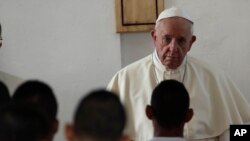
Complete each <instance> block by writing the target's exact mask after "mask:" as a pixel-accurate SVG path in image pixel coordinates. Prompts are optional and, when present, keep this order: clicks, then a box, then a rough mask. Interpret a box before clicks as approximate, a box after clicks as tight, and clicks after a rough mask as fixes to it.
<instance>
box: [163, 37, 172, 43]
mask: <svg viewBox="0 0 250 141" xmlns="http://www.w3.org/2000/svg"><path fill="white" fill-rule="evenodd" d="M162 41H163V44H169V43H170V42H171V38H169V37H165V38H163V39H162Z"/></svg>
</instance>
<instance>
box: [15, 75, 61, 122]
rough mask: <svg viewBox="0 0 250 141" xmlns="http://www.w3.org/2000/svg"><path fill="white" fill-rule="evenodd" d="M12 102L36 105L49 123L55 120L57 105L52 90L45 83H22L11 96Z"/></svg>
mask: <svg viewBox="0 0 250 141" xmlns="http://www.w3.org/2000/svg"><path fill="white" fill-rule="evenodd" d="M12 99H13V101H14V102H15V101H18V102H27V103H30V104H33V105H38V106H40V107H41V108H42V109H44V111H45V112H46V113H47V114H48V117H49V119H50V121H51V122H53V121H54V120H56V115H57V111H58V103H57V99H56V96H55V94H54V92H53V90H52V88H51V87H50V86H49V85H48V84H46V83H45V82H41V81H38V80H28V81H26V82H24V83H22V84H21V85H20V86H19V87H18V88H17V89H16V91H15V92H14V94H13V98H12Z"/></svg>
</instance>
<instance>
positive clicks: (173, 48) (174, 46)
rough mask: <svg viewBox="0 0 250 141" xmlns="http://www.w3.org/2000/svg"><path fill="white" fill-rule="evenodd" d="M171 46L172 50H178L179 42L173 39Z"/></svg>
mask: <svg viewBox="0 0 250 141" xmlns="http://www.w3.org/2000/svg"><path fill="white" fill-rule="evenodd" d="M169 46H170V50H171V51H177V48H178V44H177V42H176V41H175V40H172V41H171V43H170V45H169Z"/></svg>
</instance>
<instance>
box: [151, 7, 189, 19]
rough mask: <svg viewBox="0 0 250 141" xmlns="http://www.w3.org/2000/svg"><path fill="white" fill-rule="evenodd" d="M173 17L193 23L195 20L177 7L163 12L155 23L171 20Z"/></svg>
mask: <svg viewBox="0 0 250 141" xmlns="http://www.w3.org/2000/svg"><path fill="white" fill-rule="evenodd" d="M171 17H181V18H184V19H187V20H189V21H190V22H192V23H193V20H192V19H191V17H190V16H189V15H188V14H187V13H185V12H184V11H182V10H181V9H179V8H176V7H171V8H169V9H165V10H163V11H162V12H161V13H160V15H159V16H158V18H157V20H156V22H155V23H157V22H159V21H160V20H162V19H166V18H171Z"/></svg>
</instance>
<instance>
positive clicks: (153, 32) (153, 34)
mask: <svg viewBox="0 0 250 141" xmlns="http://www.w3.org/2000/svg"><path fill="white" fill-rule="evenodd" d="M150 33H151V37H152V39H153V42H154V44H155V43H156V31H155V30H152V31H151V32H150Z"/></svg>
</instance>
